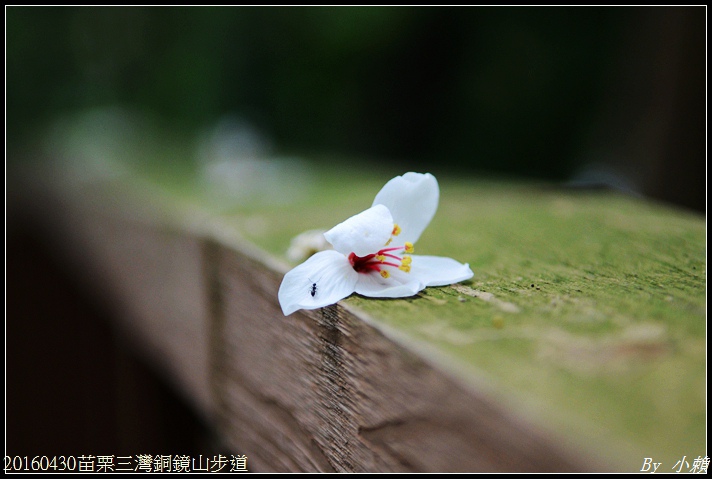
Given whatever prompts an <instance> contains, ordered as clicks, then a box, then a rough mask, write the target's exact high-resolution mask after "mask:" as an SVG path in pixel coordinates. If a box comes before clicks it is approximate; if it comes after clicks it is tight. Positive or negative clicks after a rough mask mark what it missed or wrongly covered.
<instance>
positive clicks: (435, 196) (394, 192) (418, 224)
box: [373, 172, 440, 244]
mask: <svg viewBox="0 0 712 479" xmlns="http://www.w3.org/2000/svg"><path fill="white" fill-rule="evenodd" d="M439 199H440V188H439V187H438V181H437V180H436V179H435V177H434V176H433V175H431V174H430V173H425V174H423V173H412V172H410V173H406V174H405V175H403V176H396V177H395V178H393V179H392V180H390V181H389V182H388V183H386V185H385V186H384V187H383V188H382V189H381V191H379V192H378V194H377V195H376V199H375V200H373V204H374V205H378V204H381V205H385V206H386V207H387V208H388V209H389V210H390V212H391V215H393V221H395V222H396V223H397V224H398V226H400V227H401V230H402V233H401V234H400V235H399V236H398V238H397V239H394V240H393V241H396V242H397V243H398V244H403V243H404V242H406V241H410V242H411V243H415V242H416V241H418V238H420V235H421V234H422V233H423V231H425V228H426V227H427V226H428V224H430V220H432V219H433V216H435V211H437V209H438V200H439Z"/></svg>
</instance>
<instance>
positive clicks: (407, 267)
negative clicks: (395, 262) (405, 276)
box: [398, 264, 410, 273]
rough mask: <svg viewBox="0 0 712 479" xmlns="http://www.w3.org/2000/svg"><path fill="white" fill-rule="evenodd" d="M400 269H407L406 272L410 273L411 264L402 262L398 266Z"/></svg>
mask: <svg viewBox="0 0 712 479" xmlns="http://www.w3.org/2000/svg"><path fill="white" fill-rule="evenodd" d="M398 269H399V270H401V271H405V272H406V273H410V265H409V264H402V265H400V266H398Z"/></svg>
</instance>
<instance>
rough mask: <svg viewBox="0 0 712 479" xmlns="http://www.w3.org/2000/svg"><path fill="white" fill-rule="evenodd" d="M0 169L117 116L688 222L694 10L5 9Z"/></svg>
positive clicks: (699, 155) (701, 195)
mask: <svg viewBox="0 0 712 479" xmlns="http://www.w3.org/2000/svg"><path fill="white" fill-rule="evenodd" d="M5 14H6V53H7V56H6V114H7V121H6V129H7V147H8V153H9V155H8V157H9V159H10V160H11V161H12V159H13V158H14V157H17V156H19V155H15V153H16V152H19V151H22V150H23V149H26V147H27V146H28V145H33V144H34V143H35V140H36V138H37V135H38V131H40V130H39V129H40V128H43V127H44V126H45V125H47V124H48V122H50V121H52V120H53V119H55V118H59V117H63V116H66V115H68V114H72V113H74V112H80V111H84V110H86V109H91V108H97V107H106V106H114V105H121V106H122V107H124V108H128V109H131V111H136V112H141V114H144V115H149V116H150V117H151V118H154V119H157V121H160V122H161V124H162V125H164V126H166V127H167V128H168V129H170V130H171V131H174V132H177V133H178V134H180V135H184V136H191V135H195V136H197V135H199V134H200V132H202V131H206V130H207V129H210V128H211V127H214V125H216V124H219V122H220V120H221V119H224V118H226V117H231V118H239V119H240V121H241V122H245V123H246V124H248V125H250V127H251V128H253V129H255V130H256V131H259V132H260V135H261V137H262V138H266V139H268V141H267V142H268V143H269V144H271V145H274V149H273V150H272V151H274V152H277V153H279V154H296V155H304V156H309V155H314V154H337V155H340V157H343V158H377V159H387V160H388V161H391V162H393V163H394V164H401V165H403V167H404V168H405V169H409V170H410V169H415V170H429V171H434V172H436V173H437V172H443V171H448V172H452V173H455V174H458V175H483V174H484V175H491V174H495V175H506V176H512V177H524V178H536V179H544V180H553V181H561V182H565V183H566V184H569V185H578V186H581V185H583V186H595V185H607V186H612V187H615V188H618V189H621V190H624V191H629V192H632V193H636V194H642V195H646V196H649V197H652V198H656V199H660V200H664V201H667V202H671V203H674V204H677V205H681V206H684V207H687V208H692V209H696V210H699V211H704V210H705V204H706V193H705V177H706V127H705V124H706V111H705V99H706V67H705V63H706V53H705V52H706V40H705V31H706V11H705V7H704V6H702V7H605V8H604V7H567V8H553V7H552V8H542V7H538V8H524V7H518V8H500V7H452V8H430V7H417V8H416V7H388V8H379V7H295V8H286V7H280V8H267V7H210V8H208V7H180V8H179V7H170V8H166V7H130V8H129V7H57V8H53V7H6V10H5Z"/></svg>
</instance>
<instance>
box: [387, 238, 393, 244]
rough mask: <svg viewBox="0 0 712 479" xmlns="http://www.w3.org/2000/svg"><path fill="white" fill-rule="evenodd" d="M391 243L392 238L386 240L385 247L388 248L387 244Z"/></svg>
mask: <svg viewBox="0 0 712 479" xmlns="http://www.w3.org/2000/svg"><path fill="white" fill-rule="evenodd" d="M391 241H393V238H388V241H386V246H388V245H389V244H391Z"/></svg>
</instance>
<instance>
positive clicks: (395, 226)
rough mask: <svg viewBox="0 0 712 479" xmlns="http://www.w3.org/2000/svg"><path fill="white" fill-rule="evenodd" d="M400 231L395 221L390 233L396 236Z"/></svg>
mask: <svg viewBox="0 0 712 479" xmlns="http://www.w3.org/2000/svg"><path fill="white" fill-rule="evenodd" d="M400 232H401V227H400V226H398V223H395V224H394V225H393V232H392V233H391V234H392V235H393V236H398V235H399V234H400Z"/></svg>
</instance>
